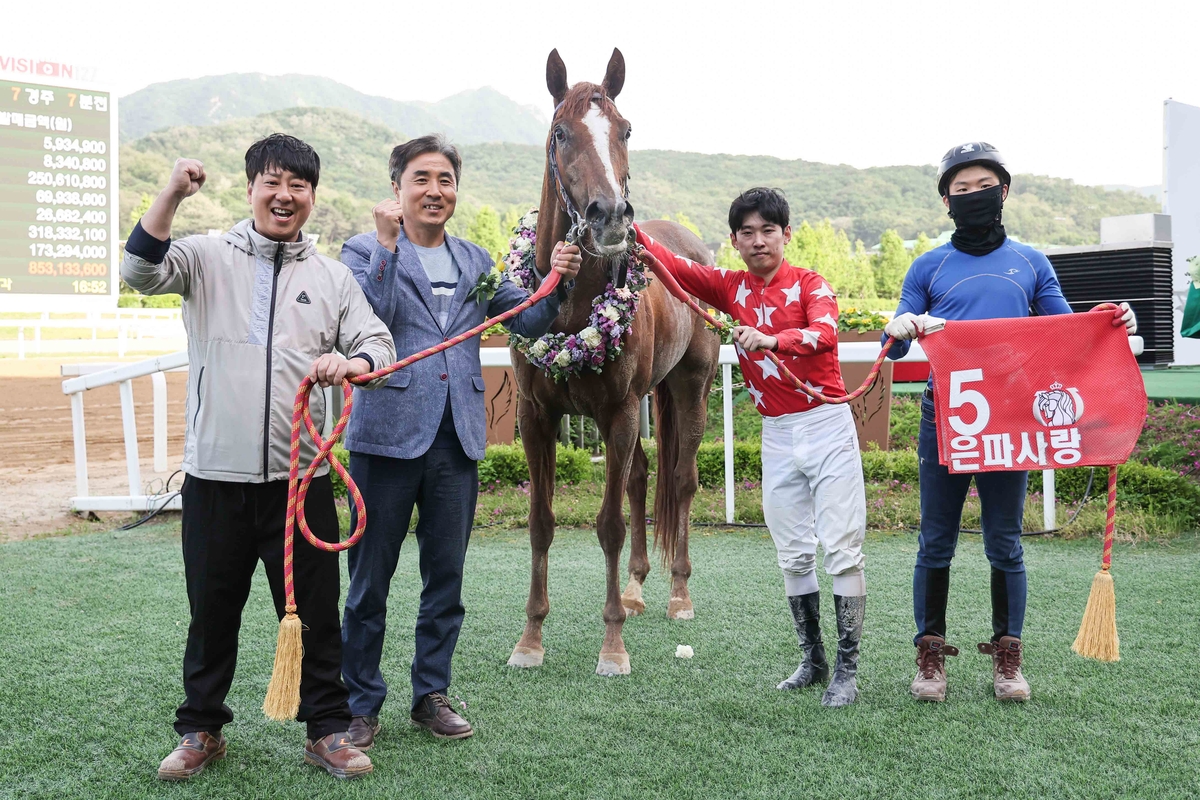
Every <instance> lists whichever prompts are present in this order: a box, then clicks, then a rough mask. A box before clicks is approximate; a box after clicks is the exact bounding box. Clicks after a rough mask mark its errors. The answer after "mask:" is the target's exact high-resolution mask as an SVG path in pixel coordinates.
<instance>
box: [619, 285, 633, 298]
mask: <svg viewBox="0 0 1200 800" xmlns="http://www.w3.org/2000/svg"><path fill="white" fill-rule="evenodd" d="M617 297H618V298H620V299H621V300H628V299H629V298H631V297H633V292H631V291H629V289H628V288H626V287H624V286H622V287H621V288H620V289H617Z"/></svg>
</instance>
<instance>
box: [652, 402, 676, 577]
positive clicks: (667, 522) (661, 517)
mask: <svg viewBox="0 0 1200 800" xmlns="http://www.w3.org/2000/svg"><path fill="white" fill-rule="evenodd" d="M654 406H655V410H656V411H657V412H658V419H657V421H656V424H655V426H654V427H655V429H654V435H655V438H656V439H657V440H658V484H657V487H656V488H655V491H654V548H655V549H656V550H658V552H659V555H661V556H662V563H663V566H669V565H670V563H671V562H672V561H673V560H674V559H675V545H676V543H677V542H678V541H679V533H680V522H681V521H680V519H679V506H680V504H679V490H678V484H677V482H676V480H675V469H676V467H678V465H679V435H678V428H679V420H677V419H676V418H675V407H674V403H672V402H671V390H670V389H669V388H668V387H667V383H666V381H663V382H662V383H659V384H658V386H656V387H655V388H654Z"/></svg>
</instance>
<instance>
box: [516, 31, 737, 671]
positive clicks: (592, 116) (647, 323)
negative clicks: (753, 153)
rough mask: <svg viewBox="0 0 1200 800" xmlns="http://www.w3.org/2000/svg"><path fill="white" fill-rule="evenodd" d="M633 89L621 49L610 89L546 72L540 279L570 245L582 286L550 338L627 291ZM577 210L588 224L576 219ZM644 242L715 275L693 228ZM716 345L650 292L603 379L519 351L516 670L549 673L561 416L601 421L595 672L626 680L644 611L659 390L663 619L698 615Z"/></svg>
mask: <svg viewBox="0 0 1200 800" xmlns="http://www.w3.org/2000/svg"><path fill="white" fill-rule="evenodd" d="M624 82H625V60H624V58H623V57H622V55H621V52H620V51H619V50H613V55H612V58H611V59H610V61H609V62H608V70H607V72H606V74H605V76H604V81H603V82H602V83H600V84H599V85H597V84H592V83H577V84H575V85H574V86H571V87H569V88H568V86H567V69H566V66H565V65H564V64H563V61H562V59H561V58H560V57H559V55H558V51H557V50H554V51H552V52H551V53H550V57H549V59H548V60H547V62H546V86H547V88H548V89H549V90H550V94H551V96H552V97H553V98H554V104H555V111H554V116H553V119H552V120H551V123H550V133H549V136H548V137H547V142H546V149H547V156H546V173H545V177H544V179H543V181H542V201H541V208H540V213H539V214H538V242H539V244H540V246H539V247H538V249H537V266H538V271H539V272H540V273H541V274H543V275H545V274H547V271H548V270H549V268H550V255H551V247H550V246H549V243H552V242H557V241H561V240H563V239H566V238H568V236H569V237H570V239H571V240H574V241H576V242H577V243H578V244H579V245H580V249H581V250H583V256H584V257H583V266H582V268H581V269H580V271H579V275H578V277H577V278H576V279H575V288H574V290H573V291H572V292H571V294H570V296H569V297H568V299H567V300H566V301H565V302H564V303H563V304H562V308H561V310H560V311H559V313H558V318H557V319H556V320H555V322H554V326H553V329H552V330H553V331H554V332H567V333H575V332H578V331H580V330H582V329H583V328H584V327H586V326H587V324H588V317H589V315H590V314H591V309H592V301H593V298H595V297H596V296H597V295H600V294H602V293H603V292H604V291H605V288H606V286H607V284H608V283H609V281H610V280H611V281H612V282H614V283H615V284H616V286H617V287H618V288H621V287H623V286H624V282H625V272H624V270H623V269H622V267H623V266H624V265H626V264H627V263H628V258H629V255H630V250H631V248H632V246H633V229H632V223H633V207H632V206H631V205H630V204H629V203H628V202H627V197H628V180H629V157H628V148H627V141H628V139H629V132H630V127H629V123H628V122H627V121H626V120H625V119H624V118H623V117H621V115H620V114H619V113H618V112H617V108H616V106H615V105H613V100H614V99H615V98H616V96H617V94H618V93H620V91H621V86H622V84H623V83H624ZM577 209H582V210H583V211H582V213H580V212H579V211H577ZM644 227H645V229H646V230H647V232H649V233H650V234H652V235H653V236H654V238H656V239H658V240H659V241H660V242H663V243H664V244H665V245H667V246H668V247H670V248H671V249H672V250H674V251H675V252H677V253H681V254H683V255H686V256H687V257H689V258H691V259H693V260H695V261H698V262H702V263H706V264H711V263H712V257H711V255H710V253H709V251H708V249H707V248H706V247H705V246H704V244H703V243H702V242H701V241H700V240H699V239H698V238H697V237H696V236H694V235H692V234H691V233H690V232H689V231H688V230H687V229H685V228H683V227H682V226H680V225H677V224H675V223H672V222H663V221H654V222H647V223H645V225H644ZM719 347H720V342H719V340H718V339H717V337H716V335H715V334H713V333H712V332H710V331H706V330H705V328H704V323H703V322H702V321H701V319H700V318H699V317H698V316H696V315H694V314H692V313H691V311H690V310H689V309H688V307H687V306H685V305H683V304H682V303H680V302H679V301H678V300H676V299H674V298H673V297H671V295H670V294H668V292H667V291H666V289H664V288H663V286H662V285H661V284H660V283H659V282H657V281H652V282H651V284H650V286H649V288H647V289H646V290H645V291H643V292H642V295H641V300H640V305H639V307H638V310H637V315H636V317H635V318H634V321H633V326H632V328H631V329H630V331H629V332H628V333H627V334H626V337H625V343H624V349H623V350H622V352H621V355H620V356H619V357H618V358H617V359H616V360H614V361H609V362H606V363H605V364H604V367H603V372H602V373H600V374H594V373H586V374H583V375H580V376H577V377H571V378H569V379H567V380H565V381H563V382H561V383H555V382H554V380H552V379H551V378H549V377H548V376H546V375H545V374H544V373H543V372H542V371H541V370H539V369H538V368H537V367H535V366H533V365H531V364H530V363H529V362H528V361H526V360H525V358H524V357H523V356H522V355H521V354H520V353H518V352H516V351H515V350H514V351H513V364H514V369H515V372H516V378H517V385H518V387H519V388H520V399H519V401H518V406H517V420H518V423H519V425H520V430H521V442H522V444H523V445H524V447H525V456H526V459H527V460H528V462H529V477H530V482H529V494H530V510H529V538H530V544H531V546H532V551H533V553H532V555H533V570H532V577H531V580H530V586H529V602H528V603H527V604H526V607H525V612H526V616H527V621H526V624H525V632H524V634H523V635H522V636H521V639H520V641H519V642H518V643H517V646H516V647H515V648H514V650H513V654H512V657H511V658H510V659H509V661H508V663H509V664H511V665H513V666H519V667H536V666H540V665H541V663H542V658H543V654H544V650H543V648H542V622H543V621H544V620H545V618H546V614H547V613H548V612H549V610H550V603H549V598H548V597H547V589H546V577H547V569H548V563H547V556H548V552H549V549H550V543H551V542H552V541H553V540H554V510H553V506H552V501H553V498H554V470H555V461H556V458H555V441H556V433H557V430H558V426H559V422H560V420H561V418H562V415H563V414H580V415H585V416H589V417H591V418H592V419H594V420H595V421H596V425H597V427H598V428H599V431H600V436H601V437H602V438H603V440H604V445H605V487H604V499H603V501H602V503H601V506H600V514H599V516H598V517H597V518H596V535H597V537H598V538H599V540H600V547H601V549H602V550H603V551H604V559H605V581H606V584H607V595H606V599H605V603H604V625H605V630H604V642H603V644H602V645H601V646H600V658H599V663H598V665H597V667H596V672H598V673H600V674H602V675H627V674H629V654H628V653H627V652H626V650H625V643H624V642H623V641H622V639H621V626H622V625H623V624H624V622H625V615H626V610H628V612H629V614H630V615H631V616H632V615H637V614H640V613H641V612H643V611H644V610H645V608H646V606H645V603H644V602H643V600H642V584H643V583H644V582H645V580H646V575H647V573H648V572H649V571H650V562H649V560H648V559H647V555H646V522H645V520H646V488H647V481H648V472H647V460H646V454H645V453H644V452H643V451H642V446H641V439H640V437H639V426H638V411H639V401H640V399H641V398H642V397H644V396H645V395H646V394H647V393H649V391H650V390H651V389H652V388H653V389H654V390H655V391H654V397H655V408H656V411H657V426H656V428H657V431H656V433H657V439H658V485H657V490H656V493H655V508H654V518H655V530H654V534H655V545H656V546H657V547H658V548H659V550H660V551H661V554H662V557H663V562H664V564H667V563H669V564H670V567H671V598H670V602H669V604H668V607H667V616H668V617H670V618H672V619H689V618H691V617H692V616H693V611H692V601H691V598H690V597H689V595H688V588H687V581H688V577H689V576H690V575H691V562H690V561H689V560H688V514H689V512H690V510H691V504H692V498H693V497H694V496H695V493H696V487H697V471H696V451H697V449H698V447H699V445H700V439H701V437H702V436H703V434H704V423H705V419H706V416H707V408H708V391H709V388H710V387H711V386H712V380H713V376H714V374H715V373H716V367H717V355H718V350H719ZM626 491H628V494H629V506H630V516H631V518H632V521H633V542H632V545H631V552H630V557H629V585H628V587H627V588H626V590H625V593H624V595H622V594H621V591H620V584H619V578H618V570H619V561H620V557H621V549H622V547H623V546H624V543H625V517H624V513H623V510H622V505H623V498H624V496H625V494H626Z"/></svg>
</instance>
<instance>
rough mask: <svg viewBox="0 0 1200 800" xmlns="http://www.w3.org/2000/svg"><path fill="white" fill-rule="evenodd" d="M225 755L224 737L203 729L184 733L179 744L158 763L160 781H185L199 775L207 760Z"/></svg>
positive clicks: (206, 764) (213, 759)
mask: <svg viewBox="0 0 1200 800" xmlns="http://www.w3.org/2000/svg"><path fill="white" fill-rule="evenodd" d="M224 757H225V737H224V736H222V735H221V734H219V733H218V734H217V735H216V736H213V735H212V734H211V733H205V732H203V731H200V732H197V733H185V734H184V735H183V737H182V738H180V740H179V745H178V746H177V747H176V748H175V749H174V750H172V751H171V753H170V754H169V755H168V756H167V757H166V758H164V759H163V760H162V763H161V764H159V765H158V779H159V780H160V781H186V780H187V779H188V778H190V777H192V776H193V775H199V774H200V773H201V772H203V771H204V768H205V767H207V766H208V762H210V761H216V760H217V759H219V758H224Z"/></svg>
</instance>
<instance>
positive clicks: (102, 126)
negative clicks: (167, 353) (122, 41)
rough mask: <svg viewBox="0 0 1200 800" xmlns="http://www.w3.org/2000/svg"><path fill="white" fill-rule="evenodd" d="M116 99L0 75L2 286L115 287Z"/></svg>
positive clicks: (41, 290) (52, 290)
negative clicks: (114, 125)
mask: <svg viewBox="0 0 1200 800" xmlns="http://www.w3.org/2000/svg"><path fill="white" fill-rule="evenodd" d="M113 104H114V101H113V99H112V97H111V96H110V95H109V93H107V92H98V91H92V90H87V89H67V88H63V87H60V86H46V85H41V84H34V83H29V82H28V81H24V80H16V79H3V78H0V296H3V295H19V294H29V295H73V296H80V295H91V296H95V295H113V294H115V291H116V287H115V285H114V284H115V281H116V276H115V275H113V274H112V273H113V265H114V264H115V263H116V259H115V255H116V247H117V242H115V241H113V238H114V237H115V231H116V229H117V228H116V225H115V222H116V214H117V202H118V200H117V192H116V186H115V181H116V152H115V150H116V146H117V142H116V140H115V139H114V137H113V124H112V122H113V119H114V114H115V111H116V109H115V108H113Z"/></svg>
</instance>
